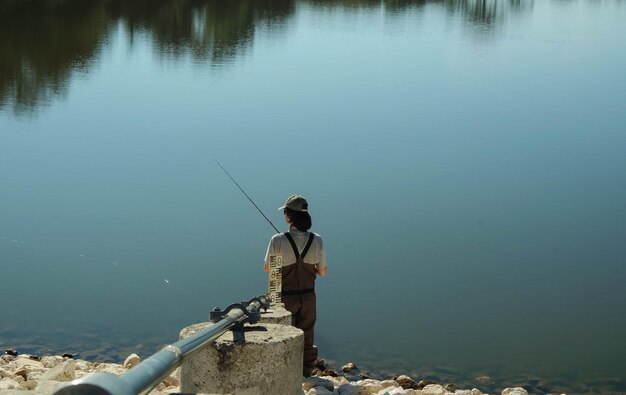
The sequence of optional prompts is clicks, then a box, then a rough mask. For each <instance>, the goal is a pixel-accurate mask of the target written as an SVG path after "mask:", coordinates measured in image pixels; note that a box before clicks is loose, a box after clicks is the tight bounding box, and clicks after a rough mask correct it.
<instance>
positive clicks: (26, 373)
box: [0, 354, 560, 395]
mask: <svg viewBox="0 0 626 395" xmlns="http://www.w3.org/2000/svg"><path fill="white" fill-rule="evenodd" d="M140 361H141V359H140V357H139V356H138V355H137V354H131V355H129V356H128V357H127V358H126V359H125V361H124V362H123V363H121V364H118V363H110V362H89V361H85V360H82V359H75V358H74V357H73V356H71V355H67V354H66V355H63V356H59V355H52V356H44V357H38V356H34V355H28V354H19V355H10V354H5V355H1V356H0V392H1V393H2V394H6V395H19V394H29V393H30V394H41V395H48V394H52V393H53V392H54V391H55V390H56V389H58V388H59V387H60V386H62V385H64V384H66V383H67V382H70V381H72V380H75V379H79V378H81V377H84V376H86V375H87V374H89V373H92V372H105V373H112V374H115V375H120V374H123V373H125V372H126V371H128V370H129V369H131V368H132V367H134V366H136V365H137V364H139V363H140ZM485 379H488V378H485ZM179 390H180V380H179V379H178V369H176V370H174V371H173V372H172V373H171V374H170V375H169V376H168V377H167V378H165V379H164V380H163V381H162V382H161V383H160V384H159V385H158V386H157V387H156V388H155V389H154V390H152V391H151V392H150V394H152V395H163V394H169V393H173V392H178V391H179ZM302 391H303V392H302V394H303V395H304V394H306V395H493V394H495V392H491V393H489V392H483V391H481V389H479V388H471V389H459V388H456V386H454V385H453V384H444V383H436V382H435V381H433V380H417V379H415V380H414V379H413V378H411V377H409V376H406V375H400V376H396V377H392V378H389V379H385V380H377V379H372V378H368V377H367V375H366V374H362V373H360V371H359V369H358V367H357V366H356V365H354V364H352V363H350V364H347V365H345V366H343V367H342V369H341V371H340V372H338V371H336V370H334V369H332V368H331V367H329V366H328V365H327V364H326V363H325V362H324V361H323V360H320V361H318V363H317V365H316V370H315V371H314V375H313V376H311V377H309V378H306V379H304V378H303V382H302ZM530 393H531V394H532V393H534V392H533V391H532V389H531V392H530ZM500 394H501V395H528V394H529V391H527V389H525V388H522V387H510V388H505V389H504V390H503V391H502V392H501V393H500ZM550 394H560V392H551V393H550Z"/></svg>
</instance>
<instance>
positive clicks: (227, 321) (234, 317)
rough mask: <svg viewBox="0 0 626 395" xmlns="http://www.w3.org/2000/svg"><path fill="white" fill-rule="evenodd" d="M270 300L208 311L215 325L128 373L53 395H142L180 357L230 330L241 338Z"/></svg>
mask: <svg viewBox="0 0 626 395" xmlns="http://www.w3.org/2000/svg"><path fill="white" fill-rule="evenodd" d="M268 307H269V298H268V297H267V296H265V295H264V296H260V297H258V298H254V299H251V300H250V301H248V302H242V303H237V304H233V305H230V306H229V307H228V308H226V310H221V309H218V308H215V309H214V310H213V311H212V312H211V321H213V322H214V324H213V325H212V326H210V327H208V328H206V329H203V330H202V331H200V332H198V333H196V334H194V335H192V336H190V337H188V338H186V339H184V340H180V341H178V342H176V343H174V344H170V345H168V346H165V347H163V348H162V349H161V350H160V351H159V352H157V353H156V354H153V355H152V356H150V357H148V358H147V359H145V360H144V361H143V362H141V363H140V364H139V365H137V366H135V367H134V368H132V369H130V370H129V371H128V372H126V373H124V374H122V375H120V376H116V375H114V374H111V373H104V372H96V373H90V374H88V375H86V376H85V377H82V378H80V379H77V380H74V381H72V382H71V383H70V384H68V385H67V386H64V387H62V388H60V389H58V390H57V391H56V392H55V393H54V395H85V394H89V395H92V394H93V395H143V394H147V393H148V392H150V391H151V390H153V389H154V388H156V386H157V385H159V383H161V382H162V381H163V380H164V379H165V378H166V377H167V376H168V375H169V374H170V373H171V372H172V371H173V370H174V369H176V368H177V367H178V366H180V364H181V363H182V362H183V358H185V357H187V356H189V355H191V354H193V353H194V352H196V351H198V350H200V349H202V348H203V347H205V346H208V345H209V344H212V343H213V342H214V341H215V340H216V339H217V338H218V337H220V336H221V335H222V334H223V333H224V332H226V331H227V330H229V329H231V328H233V329H234V330H239V331H240V334H239V337H237V336H236V337H235V340H236V341H237V339H238V338H239V339H241V336H242V334H243V331H242V330H243V324H244V323H252V324H254V323H256V322H258V321H259V319H260V309H264V310H267V308H268Z"/></svg>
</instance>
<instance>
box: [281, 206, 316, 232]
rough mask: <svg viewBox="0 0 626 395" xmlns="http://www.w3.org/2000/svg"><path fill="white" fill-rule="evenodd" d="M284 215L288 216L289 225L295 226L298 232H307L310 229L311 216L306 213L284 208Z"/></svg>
mask: <svg viewBox="0 0 626 395" xmlns="http://www.w3.org/2000/svg"><path fill="white" fill-rule="evenodd" d="M285 214H287V215H288V216H289V219H290V220H291V225H293V226H295V227H296V228H297V229H298V230H301V231H307V230H309V229H311V225H312V223H311V216H310V215H309V213H308V212H306V211H295V210H292V209H290V208H285Z"/></svg>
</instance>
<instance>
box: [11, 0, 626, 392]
mask: <svg viewBox="0 0 626 395" xmlns="http://www.w3.org/2000/svg"><path fill="white" fill-rule="evenodd" d="M625 20H626V3H624V2H623V1H619V0H612V1H611V0H609V1H591V0H588V1H583V0H580V1H557V0H545V1H540V2H539V1H531V0H511V1H494V0H492V1H488V0H485V1H479V0H442V1H418V0H415V1H410V0H409V1H383V2H380V1H359V0H356V1H322V0H317V1H304V0H303V1H255V2H250V1H228V2H224V1H183V0H179V1H169V0H168V1H165V0H161V1H157V0H153V1H133V2H131V3H129V2H122V1H117V0H109V1H104V0H102V1H97V0H91V1H73V0H65V1H45V2H44V1H34V0H29V1H24V0H22V1H6V0H5V1H2V2H0V53H1V54H2V55H1V56H0V171H1V178H0V203H1V206H0V207H1V209H0V277H1V278H2V283H3V285H2V287H0V300H2V301H3V302H2V308H1V310H0V312H1V314H2V324H1V325H0V346H2V347H5V348H8V347H12V348H18V349H20V350H21V351H22V352H37V353H59V352H66V351H70V352H72V351H79V352H80V354H79V356H80V357H83V358H91V359H108V360H120V359H121V358H123V357H124V356H125V355H127V354H129V353H130V352H139V353H140V354H142V355H143V356H146V355H149V354H150V353H152V352H154V351H156V350H157V349H158V347H159V346H161V345H163V344H165V343H167V342H171V341H174V340H175V339H176V337H177V333H178V331H179V329H180V328H182V327H184V326H186V325H189V324H192V323H196V322H199V321H204V320H206V318H207V316H208V312H209V310H210V309H211V308H212V307H214V306H216V305H219V306H222V307H225V306H226V305H228V304H230V303H233V302H236V301H239V300H241V299H244V298H250V297H252V296H255V295H257V294H260V293H263V292H264V291H265V287H266V278H265V277H264V274H263V272H262V270H261V264H262V259H263V256H264V253H265V248H266V245H267V242H268V240H269V238H270V237H271V235H272V233H273V230H272V229H271V228H270V227H269V225H268V224H267V223H266V222H264V220H263V218H262V217H261V216H260V215H259V214H258V213H257V212H256V210H255V209H254V208H253V207H252V206H251V205H250V204H249V202H247V200H246V199H245V197H244V196H242V195H241V194H240V192H239V191H238V190H237V189H236V188H235V187H234V186H233V185H232V184H231V183H230V181H229V180H228V179H227V178H226V176H225V175H224V174H223V173H222V172H221V170H220V169H219V167H218V166H217V165H216V164H215V162H214V159H216V158H217V159H219V160H220V161H221V162H222V163H223V164H224V166H226V168H227V169H229V171H230V172H231V174H233V176H234V177H235V178H236V179H237V180H238V181H239V182H240V184H241V185H242V186H243V187H244V188H245V189H246V191H247V192H248V193H249V194H250V195H251V196H252V197H253V198H254V199H255V201H256V202H257V204H258V205H259V206H260V207H261V208H262V209H263V210H264V211H265V212H266V213H267V214H268V215H269V216H270V218H271V219H272V221H273V222H274V223H275V224H277V225H278V224H281V217H282V215H281V214H280V213H278V212H276V211H275V208H276V207H278V206H280V205H281V204H282V203H283V201H284V199H285V198H286V197H287V196H289V195H291V194H292V193H300V194H303V195H305V196H306V197H307V198H308V199H309V201H310V205H311V212H312V215H313V219H314V227H313V229H314V230H315V231H317V232H319V233H321V234H322V235H323V236H324V239H325V241H326V246H327V254H328V261H329V275H328V276H327V277H326V278H323V279H321V280H320V281H318V287H317V288H318V300H319V302H318V303H319V310H320V311H319V321H318V326H317V343H319V346H320V349H321V354H322V356H323V357H325V358H327V359H330V360H333V361H336V363H338V364H341V363H346V362H348V361H354V362H356V363H357V364H359V365H361V366H363V367H364V369H366V370H368V371H370V372H372V374H373V375H379V376H385V375H392V374H398V373H409V374H412V375H413V376H415V377H426V376H429V377H430V376H435V377H439V378H441V379H442V380H445V381H454V382H456V383H457V384H462V385H466V386H470V385H471V386H478V387H479V388H483V387H480V385H479V384H477V383H475V382H473V378H474V377H476V376H480V375H490V376H493V377H494V378H496V381H497V382H498V383H503V384H504V385H509V384H510V385H513V384H528V383H534V382H535V381H536V380H544V382H543V384H545V386H547V387H548V388H551V389H554V391H567V392H568V393H583V392H594V393H607V392H610V391H615V392H620V391H622V392H623V391H626V376H624V373H623V372H624V371H626V361H625V360H624V357H623V356H624V355H626V318H625V317H626V316H624V314H623V313H622V312H623V311H624V310H625V309H626V293H625V292H624V290H623V284H624V283H625V280H626V272H625V269H624V262H625V256H626V246H625V244H624V240H626V227H625V225H624V224H625V223H626V184H625V183H624V181H623V180H624V174H625V170H626V159H625V158H626V155H625V154H626V152H625V151H626V130H625V127H624V124H625V121H626V115H625V114H626V77H625V74H624V70H626V41H624V39H623V38H624V37H626V27H625V26H626V24H624V23H623V22H624V21H625ZM281 226H282V227H283V228H284V227H285V226H284V225H281ZM487 389H489V387H487ZM491 390H492V391H494V389H493V388H492V389H491Z"/></svg>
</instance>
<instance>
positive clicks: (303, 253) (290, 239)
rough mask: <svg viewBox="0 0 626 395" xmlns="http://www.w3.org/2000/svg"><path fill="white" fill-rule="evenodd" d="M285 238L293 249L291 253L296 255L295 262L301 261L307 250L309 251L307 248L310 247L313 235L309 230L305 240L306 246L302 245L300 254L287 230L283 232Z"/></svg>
mask: <svg viewBox="0 0 626 395" xmlns="http://www.w3.org/2000/svg"><path fill="white" fill-rule="evenodd" d="M283 234H284V235H285V237H286V238H287V240H289V244H291V249H293V253H294V255H295V256H296V262H302V261H303V260H304V257H305V256H306V254H307V252H309V248H311V244H313V239H314V238H315V235H314V234H313V233H312V232H309V240H308V241H307V242H306V246H304V250H302V254H300V252H299V251H298V247H297V246H296V242H295V241H294V240H293V237H291V235H290V234H289V232H285V233H283Z"/></svg>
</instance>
